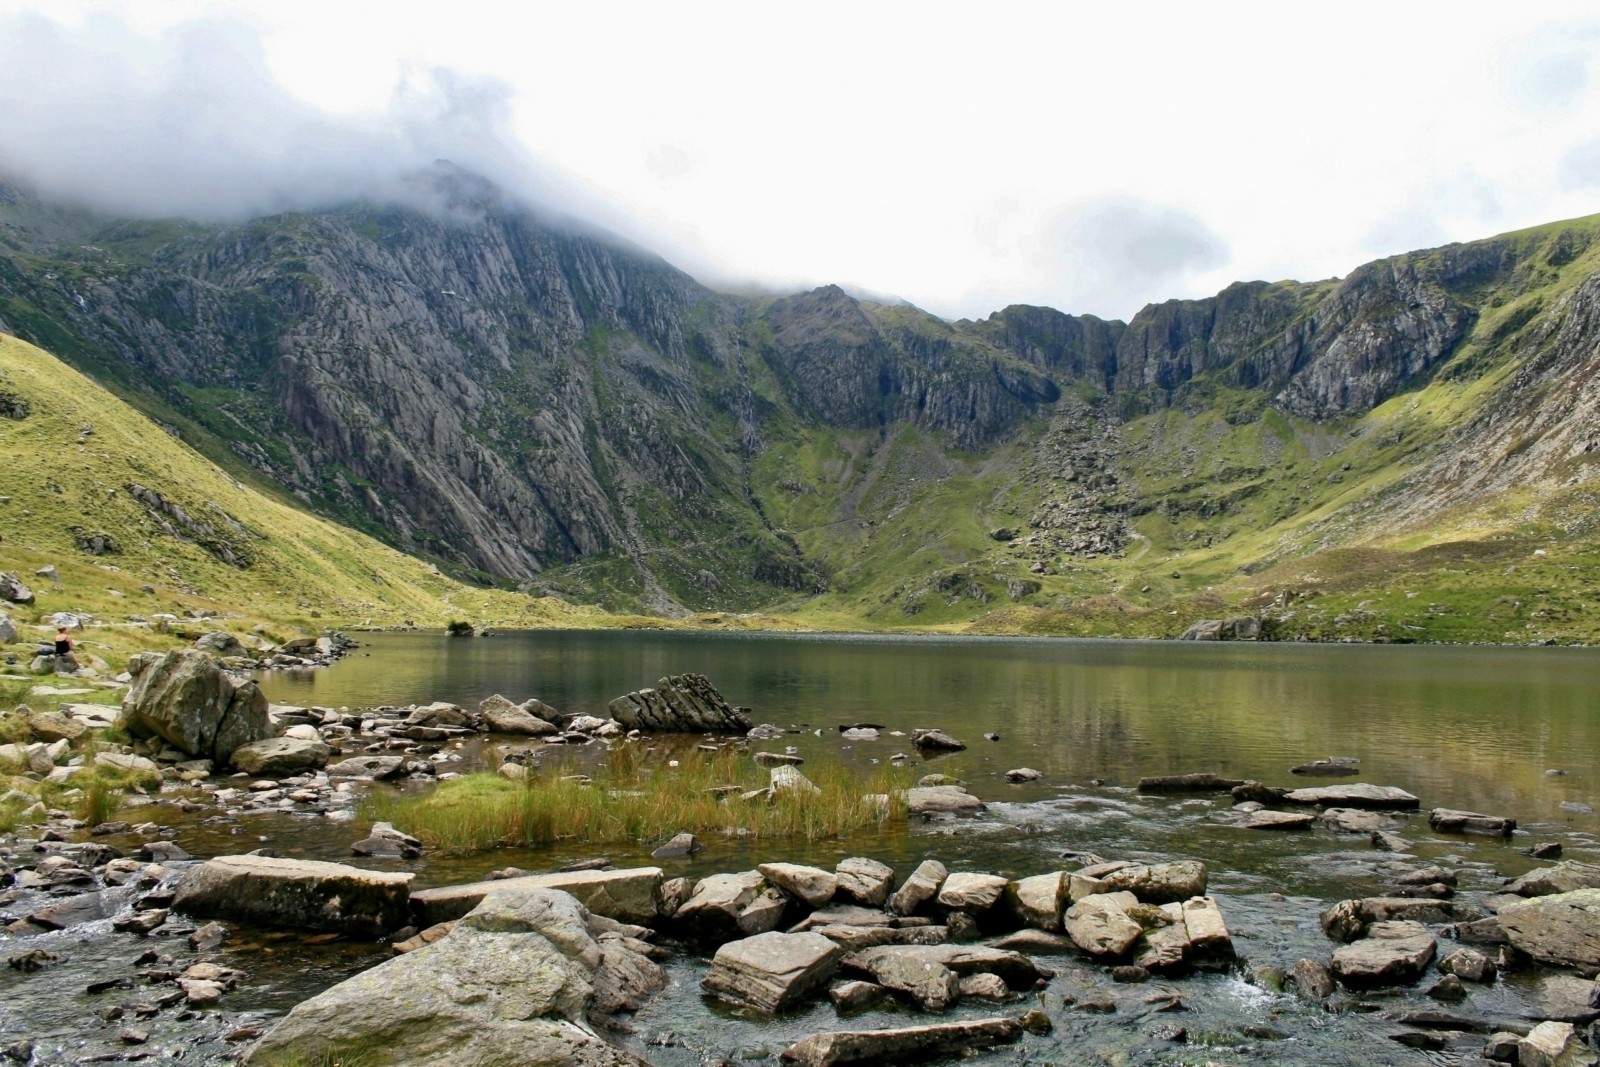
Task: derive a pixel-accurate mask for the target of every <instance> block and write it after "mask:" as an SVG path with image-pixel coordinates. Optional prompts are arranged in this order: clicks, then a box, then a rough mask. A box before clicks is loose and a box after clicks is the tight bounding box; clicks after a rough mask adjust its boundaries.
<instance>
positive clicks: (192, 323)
mask: <svg viewBox="0 0 1600 1067" xmlns="http://www.w3.org/2000/svg"><path fill="white" fill-rule="evenodd" d="M1597 229H1600V220H1597V219H1582V220H1576V221H1573V222H1569V223H1561V224H1556V225H1553V226H1549V227H1543V228H1540V229H1536V230H1530V231H1525V232H1522V233H1517V234H1509V235H1505V236H1502V237H1497V238H1493V239H1490V240H1486V241H1479V242H1474V243H1470V244H1461V245H1451V246H1447V247H1445V248H1441V249H1434V250H1430V251H1424V252H1417V253H1411V254H1407V255H1402V256H1396V257H1392V258H1390V259H1386V260H1382V261H1378V262H1375V263H1371V264H1367V265H1365V266H1362V267H1360V268H1357V269H1356V270H1354V271H1352V272H1351V273H1350V274H1349V275H1348V276H1347V277H1345V278H1344V279H1342V280H1329V281H1323V282H1314V283H1306V284H1302V283H1295V282H1273V283H1267V282H1249V283H1240V284H1236V285H1233V286H1230V287H1229V288H1228V289H1226V290H1224V291H1223V292H1222V293H1219V294H1218V295H1217V296H1215V297H1213V298H1209V299H1205V300H1185V301H1168V302H1166V303H1161V304H1154V305H1150V306H1148V307H1146V308H1145V309H1143V310H1142V311H1141V312H1140V313H1139V314H1137V315H1136V316H1134V317H1133V319H1132V320H1131V321H1130V322H1128V323H1121V322H1115V321H1104V320H1100V319H1097V318H1094V317H1092V316H1073V315H1068V314H1064V313H1062V312H1059V311H1055V310H1053V309H1050V308H1040V307H1027V306H1013V307H1008V308H1006V309H1004V310H1002V311H998V312H996V313H995V314H993V315H991V316H989V317H988V318H986V319H984V320H981V321H965V320H964V321H960V322H953V323H952V322H946V321H944V320H941V319H939V318H937V317H935V316H932V315H929V314H926V313H924V312H922V311H919V310H918V309H916V308H914V307H911V306H908V305H902V304H896V305H885V304H877V303H874V302H871V301H867V300H861V299H857V298H854V297H852V296H850V295H848V294H847V293H845V292H844V291H843V290H842V289H839V288H837V287H832V286H828V287H823V288H820V289H817V290H814V291H811V292H808V293H800V294H795V295H792V296H786V297H748V296H736V295H729V294H724V293H718V292H714V291H712V290H710V289H707V288H705V287H703V286H701V285H699V284H698V283H696V282H695V281H694V280H693V279H692V278H690V277H688V276H687V275H685V274H683V273H682V272H680V271H678V270H676V269H674V268H673V267H671V266H670V265H669V264H667V263H665V262H663V261H662V260H660V259H659V258H658V257H655V256H653V255H651V254H649V253H647V252H644V251H642V250H639V249H637V248H633V247H630V246H628V245H626V244H624V243H621V242H619V241H616V240H615V239H612V238H609V237H607V236H606V235H603V234H598V233H594V232H592V231H588V230H585V229H584V228H582V227H580V226H575V225H572V224H569V223H560V222H553V221H551V220H549V219H547V218H545V217H544V216H542V215H541V214H539V213H537V212H535V211H531V210H528V209H526V208H523V207H521V206H519V205H518V204H516V203H515V202H513V201H512V200H510V199H509V198H507V197H506V196H504V195H503V194H502V193H501V192H499V191H498V190H496V189H495V188H493V187H492V186H490V185H489V184H488V183H485V182H483V181H482V180H480V179H477V178H475V177H473V176H472V175H469V174H466V173H464V172H461V171H458V170H456V169H454V168H451V167H448V166H446V165H441V166H440V167H438V168H436V169H435V170H434V171H432V172H430V173H428V174H426V175H422V176H419V178H418V180H417V196H416V197H415V198H413V200H412V202H411V203H410V204H409V205H407V204H385V205H380V204H353V205H350V206H346V207H342V208H337V209H330V210H327V211H322V212H315V213H298V214H286V215H278V216H272V217H267V218H260V219H255V220H251V221H249V222H245V223H241V224H237V225H204V226H203V225H197V224H191V223H186V222H181V221H173V220H165V221H148V220H143V221H141V220H116V219H104V218H97V217H93V216H89V215H86V214H84V213H81V212H74V211H71V210H69V209H65V208H62V207H59V206H55V205H52V204H50V203H49V202H48V200H47V199H41V198H40V197H38V196H35V195H32V194H30V193H28V192H26V191H24V190H22V189H19V188H17V187H15V186H5V187H3V188H0V330H4V331H6V332H10V333H14V334H16V335H18V336H20V337H23V338H26V339H28V340H31V341H34V342H37V343H39V344H41V345H44V346H45V347H48V348H50V349H51V350H52V351H54V352H55V353H57V354H59V355H60V356H62V357H63V358H64V359H67V360H68V361H70V362H71V363H73V365H75V366H76V367H78V368H79V369H81V370H83V371H85V372H87V373H89V374H91V375H93V376H94V377H96V378H97V379H98V380H100V381H102V382H104V383H105V384H106V385H107V386H109V387H110V388H112V389H113V390H115V391H116V392H117V393H118V394H119V395H121V396H122V397H124V398H125V399H127V400H128V401H129V402H130V403H132V404H134V405H136V406H137V407H139V408H141V409H143V410H144V411H145V412H147V413H149V414H150V415H151V416H152V417H154V418H155V419H156V420H158V421H159V422H161V423H162V424H164V425H166V426H168V427H170V428H171V429H172V430H173V431H175V432H176V433H177V434H178V435H179V436H181V437H182V439H183V440H185V441H186V442H188V443H190V444H192V445H193V446H194V447H195V448H196V449H199V450H200V451H201V452H203V453H205V454H206V455H207V456H208V457H210V458H211V459H213V460H214V461H216V462H218V463H219V464H221V465H223V466H224V467H226V468H227V469H228V470H229V471H230V472H232V473H233V474H234V475H235V476H237V477H239V478H240V479H241V480H244V481H248V482H251V483H253V484H255V485H258V486H260V487H262V488H263V489H267V490H270V489H272V488H273V487H281V489H282V490H285V491H287V492H288V493H290V494H292V496H293V498H294V499H296V500H297V501H298V502H299V503H300V504H302V505H303V506H305V507H306V508H308V509H311V510H314V511H316V512H318V513H321V514H323V515H326V516H328V517H330V518H333V519H336V520H338V521H340V522H343V523H346V524H349V525H351V526H354V527H356V528H358V529H360V530H362V531H364V532H366V533H369V534H372V535H373V536H376V537H379V538H382V539H384V540H386V541H388V542H389V543H391V544H393V545H394V546H396V547H398V548H400V549H402V550H404V551H406V552H409V553H412V554H415V555H418V556H421V557H424V558H427V559H431V560H434V561H436V562H437V563H438V564H439V565H440V566H441V567H444V568H446V569H450V570H454V571H455V572H456V573H458V574H460V575H463V576H466V577H471V578H474V579H476V580H477V581H480V582H484V583H494V584H501V585H506V586H519V587H520V588H522V589H524V590H534V591H548V592H552V593H557V594H560V595H562V596H565V597H568V598H574V599H581V600H584V601H588V600H598V601H600V602H601V603H604V604H606V605H608V606H611V607H617V608H642V609H646V610H650V611H655V612H660V613H666V614H679V613H682V612H685V611H688V610H696V609H711V608H715V609H725V610H738V611H748V610H753V609H757V608H762V609H775V610H781V611H785V612H788V613H791V614H794V615H797V616H798V617H800V618H803V619H807V620H809V621H812V622H814V623H818V624H825V625H843V626H859V625H873V626H881V625H916V626H957V625H966V624H969V623H974V622H975V623H976V625H979V626H981V627H985V628H994V629H1006V630H1017V629H1022V630H1035V631H1040V632H1127V633H1170V632H1172V631H1173V629H1174V628H1175V627H1180V628H1181V624H1182V623H1184V622H1185V621H1187V620H1188V619H1191V618H1193V617H1197V616H1199V615H1203V614H1209V613H1216V612H1219V611H1224V610H1231V609H1233V608H1236V607H1239V606H1240V605H1244V606H1248V607H1251V608H1256V609H1260V608H1262V607H1263V606H1265V607H1267V608H1268V610H1269V611H1270V612H1271V613H1272V614H1273V618H1274V620H1275V622H1276V623H1277V624H1279V625H1280V626H1281V628H1282V631H1283V632H1284V633H1286V634H1305V635H1307V636H1316V637H1329V636H1343V635H1349V636H1367V637H1372V636H1378V637H1388V638H1390V639H1407V638H1408V637H1411V636H1421V637H1424V638H1442V637H1461V636H1477V637H1483V636H1489V637H1492V638H1494V639H1497V640H1505V639H1523V638H1533V639H1540V638H1542V637H1544V636H1548V634H1559V635H1564V636H1573V635H1575V634H1581V633H1586V632H1587V631H1586V630H1585V629H1584V627H1583V624H1582V621H1581V619H1579V618H1578V617H1577V616H1578V614H1580V613H1579V612H1577V611H1576V610H1575V609H1574V607H1573V605H1579V606H1581V602H1582V596H1581V592H1574V593H1573V596H1574V597H1575V598H1576V599H1574V600H1573V602H1572V605H1567V606H1565V607H1561V608H1559V609H1550V608H1549V606H1548V605H1547V606H1544V607H1540V606H1537V605H1534V604H1533V600H1534V599H1536V598H1535V597H1534V596H1533V594H1534V593H1535V592H1537V590H1532V589H1530V590H1528V591H1527V592H1526V595H1525V596H1524V595H1519V594H1518V593H1517V591H1516V590H1515V589H1513V588H1512V587H1513V586H1516V585H1517V583H1515V582H1507V581H1499V582H1488V583H1487V584H1485V585H1483V586H1482V588H1480V587H1479V585H1476V584H1473V583H1475V582H1478V581H1479V579H1483V578H1484V577H1485V576H1486V575H1488V574H1489V573H1490V572H1491V571H1493V572H1496V573H1500V574H1501V575H1502V577H1503V572H1504V571H1505V569H1506V567H1507V566H1512V567H1518V566H1523V567H1530V568H1534V569H1535V570H1537V569H1538V568H1544V567H1554V566H1556V565H1557V564H1556V560H1557V558H1558V557H1559V558H1568V557H1569V556H1570V555H1571V554H1572V553H1578V554H1580V555H1581V554H1582V553H1586V552H1588V545H1589V540H1588V538H1589V537H1590V535H1591V534H1592V533H1593V532H1594V531H1593V528H1592V523H1591V521H1590V519H1589V516H1590V515H1591V514H1593V507H1592V503H1593V501H1592V494H1591V493H1590V490H1589V488H1588V478H1589V471H1590V462H1589V458H1588V457H1589V456H1590V455H1591V453H1590V452H1589V451H1588V449H1589V448H1591V447H1593V441H1594V439H1595V435H1596V434H1597V433H1600V422H1597V419H1596V412H1595V411H1594V408H1593V399H1592V397H1591V395H1590V393H1591V389H1590V387H1589V385H1588V382H1589V379H1590V378H1591V377H1592V376H1593V371H1594V368H1595V363H1596V340H1597V337H1600V335H1597V334H1596V323H1595V321H1594V319H1593V315H1592V307H1593V301H1594V299H1595V293H1594V290H1595V287H1596V286H1600V280H1597V278H1600V252H1596V250H1595V248H1594V237H1595V234H1596V231H1597ZM1535 541H1537V542H1538V543H1539V545H1540V546H1541V548H1540V550H1542V551H1543V552H1544V553H1545V554H1544V555H1543V556H1539V557H1533V556H1531V553H1532V552H1533V551H1534V550H1535V549H1534V548H1533V547H1530V546H1531V545H1532V544H1533V543H1534V542H1535ZM1447 546H1454V547H1449V548H1448V549H1447ZM1507 553H1511V554H1513V555H1515V556H1516V558H1517V560H1518V561H1519V562H1518V563H1507V562H1505V558H1506V554H1507ZM1525 557H1526V558H1525ZM1573 558H1576V557H1573ZM1584 558H1587V557H1584ZM1462 559H1464V560H1466V564H1465V569H1464V571H1463V573H1467V574H1469V575H1470V577H1471V578H1472V582H1465V583H1464V584H1463V583H1462V582H1456V581H1455V580H1454V579H1453V578H1452V577H1451V572H1452V571H1453V570H1460V569H1462V567H1460V566H1458V565H1456V564H1452V563H1451V560H1456V561H1457V563H1459V562H1460V560H1462ZM1564 565H1572V566H1577V565H1578V564H1575V563H1571V564H1564ZM1407 575H1411V576H1423V575H1425V576H1427V579H1428V582H1429V583H1431V584H1430V588H1438V589H1447V588H1456V587H1457V586H1459V596H1455V597H1454V598H1453V599H1452V597H1451V596H1445V594H1444V593H1440V594H1438V596H1433V595H1431V594H1430V596H1429V597H1423V596H1422V595H1421V594H1420V593H1419V594H1418V595H1417V596H1414V597H1411V598H1405V599H1396V598H1399V597H1400V596H1401V594H1403V593H1405V592H1412V593H1416V592H1417V590H1402V589H1398V588H1395V589H1391V588H1390V583H1391V582H1392V581H1399V580H1400V579H1401V578H1402V577H1404V576H1407ZM1543 584H1546V585H1557V586H1561V587H1562V588H1565V587H1566V586H1567V585H1570V584H1571V583H1570V582H1545V583H1543ZM1519 588H1520V587H1519ZM1503 590H1510V591H1509V592H1507V591H1503ZM1550 592H1551V591H1550V590H1546V593H1547V598H1548V596H1549V595H1550ZM1491 593H1492V594H1493V596H1490V595H1489V594H1491ZM1439 596H1444V597H1445V600H1447V601H1449V603H1445V602H1444V601H1441V600H1440V599H1438V597H1439ZM1484 597H1488V598H1489V600H1493V599H1494V597H1506V598H1508V600H1507V606H1505V607H1504V610H1503V611H1501V610H1499V609H1496V611H1495V612H1488V611H1487V610H1478V608H1479V607H1481V605H1480V604H1479V601H1480V600H1482V599H1483V598H1484ZM1419 599H1420V600H1422V601H1423V604H1422V605H1418V606H1417V610H1416V611H1412V610H1411V607H1410V606H1408V605H1409V602H1410V601H1416V600H1419ZM1347 601H1348V602H1347ZM1368 601H1371V602H1372V603H1367V602H1368ZM1512 601H1517V602H1519V603H1520V604H1521V606H1519V607H1516V608H1512V607H1510V606H1509V604H1510V602H1512ZM1363 604H1365V605H1366V606H1361V605H1363ZM1426 604H1433V605H1434V606H1435V607H1438V608H1440V609H1441V610H1439V611H1436V612H1435V611H1425V610H1422V609H1423V607H1425V605H1426ZM1475 605H1476V606H1475ZM1541 610H1543V611H1545V612H1546V614H1545V615H1543V616H1540V617H1538V618H1533V617H1531V613H1532V612H1534V611H1541ZM1563 613H1564V614H1563ZM1468 615H1470V616H1472V617H1473V620H1474V621H1470V622H1469V621H1467V620H1466V619H1465V618H1464V616H1468ZM1491 615H1492V616H1493V618H1492V619H1489V616H1491ZM1486 620H1488V621H1486ZM1380 628H1381V629H1380ZM1491 631H1492V632H1491ZM1547 631H1548V634H1547Z"/></svg>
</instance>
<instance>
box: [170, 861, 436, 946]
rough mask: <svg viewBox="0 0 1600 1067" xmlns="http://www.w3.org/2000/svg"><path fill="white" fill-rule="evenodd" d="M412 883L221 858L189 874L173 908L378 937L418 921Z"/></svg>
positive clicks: (298, 864)
mask: <svg viewBox="0 0 1600 1067" xmlns="http://www.w3.org/2000/svg"><path fill="white" fill-rule="evenodd" d="M413 877H415V876H414V875H412V874H410V873H396V872H388V871H365V870H362V869H361V868H359V867H351V866H347V865H346V864H343V863H324V862H321V861H317V860H293V859H277V858H273V857H270V856H219V857H217V858H216V859H213V860H207V861H206V862H205V863H202V864H201V865H200V866H198V867H195V868H192V869H191V870H189V871H188V872H186V873H185V874H184V876H183V880H182V881H180V882H179V883H178V889H177V893H176V895H175V896H174V898H173V901H172V906H173V908H174V909H176V910H177V911H181V912H184V913H186V914H189V915H194V916H197V917H199V918H202V919H240V920H244V921H246V922H254V923H260V924H263V925H267V926H294V927H300V928H302V929H307V930H332V931H338V932H341V933H348V934H354V935H356V936H358V937H378V936H381V935H383V934H386V933H388V932H389V931H391V930H397V929H399V928H400V927H402V926H405V925H407V924H408V923H409V922H410V921H411V912H410V908H409V901H408V897H409V886H410V884H411V879H412V878H413ZM455 917H457V916H451V918H455Z"/></svg>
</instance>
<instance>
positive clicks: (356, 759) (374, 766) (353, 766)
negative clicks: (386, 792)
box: [327, 756, 406, 780]
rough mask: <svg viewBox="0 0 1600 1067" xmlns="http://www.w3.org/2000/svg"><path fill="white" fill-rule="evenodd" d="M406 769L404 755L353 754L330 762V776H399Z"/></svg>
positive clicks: (373, 777)
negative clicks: (335, 761)
mask: <svg viewBox="0 0 1600 1067" xmlns="http://www.w3.org/2000/svg"><path fill="white" fill-rule="evenodd" d="M405 770H406V761H405V757H404V756H352V757H351V758H349V759H346V760H340V761H339V762H338V763H330V764H328V767H327V771H328V777H330V778H372V779H374V780H382V779H384V778H398V777H399V776H400V775H402V774H404V773H405Z"/></svg>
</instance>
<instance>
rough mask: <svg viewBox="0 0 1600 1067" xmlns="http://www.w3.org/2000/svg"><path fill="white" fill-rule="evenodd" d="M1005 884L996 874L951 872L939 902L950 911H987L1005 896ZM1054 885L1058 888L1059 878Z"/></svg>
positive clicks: (940, 892) (941, 889)
mask: <svg viewBox="0 0 1600 1067" xmlns="http://www.w3.org/2000/svg"><path fill="white" fill-rule="evenodd" d="M1007 884H1008V883H1007V881H1006V879H1004V878H1002V877H1000V876H999V875H997V874H969V873H964V872H963V873H957V874H952V875H949V876H948V877H946V878H945V880H944V885H943V886H942V887H940V889H939V897H938V900H939V904H940V906H941V907H945V908H949V909H950V910H952V911H968V912H984V911H988V910H989V909H990V908H992V907H994V906H995V905H996V904H998V903H1000V898H1001V897H1003V896H1005V892H1006V886H1007ZM1056 885H1057V887H1058V888H1059V886H1060V880H1059V879H1058V880H1057V882H1056Z"/></svg>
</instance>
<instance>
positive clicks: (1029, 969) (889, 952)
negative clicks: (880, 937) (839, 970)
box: [844, 944, 1053, 990]
mask: <svg viewBox="0 0 1600 1067" xmlns="http://www.w3.org/2000/svg"><path fill="white" fill-rule="evenodd" d="M891 960H892V961H912V962H914V963H917V964H922V965H929V966H935V965H936V966H938V967H945V968H948V969H949V970H950V971H951V972H952V973H954V974H955V975H956V976H957V977H965V976H968V975H974V974H992V975H995V976H997V977H999V978H1000V979H1002V980H1003V981H1004V982H1005V983H1006V985H1007V986H1009V987H1010V988H1012V989H1016V990H1028V989H1032V988H1034V986H1035V985H1037V984H1038V983H1039V981H1040V980H1042V979H1048V978H1050V977H1051V976H1052V973H1053V972H1051V971H1049V970H1047V969H1046V968H1043V967H1040V966H1039V965H1038V964H1036V963H1034V962H1033V961H1032V960H1031V959H1029V958H1028V957H1027V956H1026V955H1024V954H1023V953H1021V952H1014V951H1011V950H1009V949H1002V948H992V947H990V946H989V945H952V944H942V945H881V946H878V947H875V948H868V949H863V950H861V951H860V952H852V953H850V954H849V955H847V956H846V957H845V958H844V964H845V966H847V967H850V968H852V969H853V970H857V971H863V972H865V973H867V974H872V975H875V976H878V982H879V984H880V985H886V986H890V988H894V987H893V986H892V985H890V983H889V982H886V981H884V980H883V978H882V974H883V973H885V970H886V964H885V961H891ZM890 966H892V967H894V968H898V967H899V963H895V964H893V965H890Z"/></svg>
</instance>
